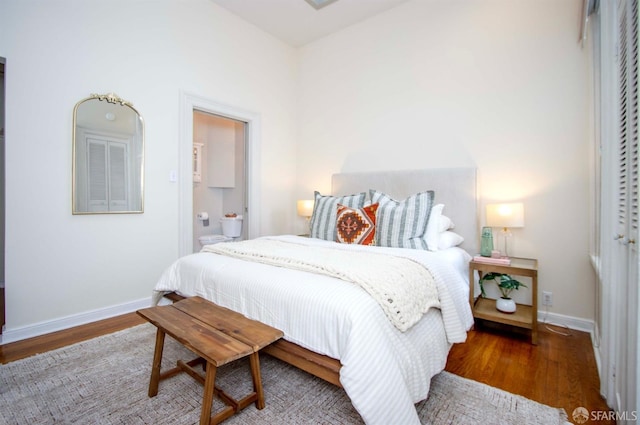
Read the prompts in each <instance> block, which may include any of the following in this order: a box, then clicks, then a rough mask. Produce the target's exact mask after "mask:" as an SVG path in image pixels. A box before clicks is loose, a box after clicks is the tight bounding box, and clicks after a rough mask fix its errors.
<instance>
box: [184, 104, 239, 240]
mask: <svg viewBox="0 0 640 425" xmlns="http://www.w3.org/2000/svg"><path fill="white" fill-rule="evenodd" d="M246 125H247V123H246V122H244V121H240V120H235V119H232V118H227V117H223V116H220V115H216V114H212V113H209V112H202V111H198V110H195V111H194V112H193V212H194V214H193V252H198V251H200V249H201V244H200V242H199V238H200V237H202V236H210V235H216V236H220V235H223V234H224V231H223V229H222V226H221V222H220V220H221V218H223V217H236V220H237V221H238V222H240V223H243V222H244V219H243V218H244V215H245V214H246V212H247V209H248V208H247V202H246V190H245V189H246V173H245V164H246V160H245V158H246V156H245V151H246V149H245V145H246V131H245V127H246ZM224 236H228V235H224ZM239 238H240V239H246V238H247V230H246V226H244V225H243V226H242V231H241V235H240V237H239Z"/></svg>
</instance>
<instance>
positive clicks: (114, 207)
mask: <svg viewBox="0 0 640 425" xmlns="http://www.w3.org/2000/svg"><path fill="white" fill-rule="evenodd" d="M128 157H129V154H128V146H127V144H126V143H123V142H119V141H115V140H110V139H109V138H106V137H105V138H100V137H87V164H88V165H87V167H88V169H87V176H88V186H87V190H88V196H87V198H88V200H89V201H88V204H89V211H125V210H127V209H128V204H129V199H128V194H129V190H128V184H129V183H128V182H129V177H128V163H129V161H128Z"/></svg>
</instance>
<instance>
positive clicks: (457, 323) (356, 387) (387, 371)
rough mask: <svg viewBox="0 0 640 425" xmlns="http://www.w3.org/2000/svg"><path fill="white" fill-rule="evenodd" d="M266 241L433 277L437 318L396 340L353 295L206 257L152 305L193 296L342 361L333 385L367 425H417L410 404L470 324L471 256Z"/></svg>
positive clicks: (312, 280)
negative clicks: (169, 296)
mask: <svg viewBox="0 0 640 425" xmlns="http://www.w3.org/2000/svg"><path fill="white" fill-rule="evenodd" d="M271 239H277V240H282V241H291V242H295V243H302V244H310V245H319V246H325V247H326V246H332V247H335V248H336V249H342V250H345V251H349V250H375V252H388V253H390V254H392V255H399V256H405V257H409V258H412V259H414V260H415V261H418V262H420V263H421V264H423V265H425V267H426V268H427V269H428V270H429V271H430V272H431V274H432V275H433V277H434V280H435V282H436V284H437V287H438V295H439V298H440V304H441V308H440V309H436V308H432V309H430V310H429V311H428V312H427V313H426V314H425V315H424V317H423V318H422V319H421V320H420V321H419V322H418V323H417V324H415V325H414V326H413V327H411V328H410V329H409V330H407V331H406V332H400V331H399V330H398V329H396V328H395V327H394V326H393V324H392V323H391V322H390V321H389V320H388V318H387V317H386V315H385V314H384V313H383V311H382V309H381V308H380V306H379V305H378V303H377V302H376V301H375V300H374V299H373V298H371V296H369V295H368V294H367V293H366V292H365V291H364V290H363V289H362V288H360V287H359V286H356V285H354V284H350V283H347V282H344V281H341V280H339V279H336V278H333V277H329V276H326V275H320V274H315V273H308V272H303V271H298V270H290V269H286V268H281V267H274V266H270V265H266V264H262V263H257V262H249V261H243V260H240V259H237V258H232V257H227V256H221V255H217V254H213V253H208V252H201V253H197V254H192V255H188V256H185V257H182V258H181V259H179V260H177V261H176V262H175V263H174V264H172V265H171V266H170V267H169V268H168V269H167V270H166V271H165V272H164V273H163V274H162V276H161V278H160V280H159V281H158V283H157V285H156V287H155V288H154V289H155V291H157V293H156V295H161V294H162V293H164V292H166V291H175V292H177V293H179V294H181V295H185V296H194V295H199V296H201V297H203V298H206V299H208V300H211V301H213V302H215V303H216V304H219V305H222V306H224V307H227V308H230V309H232V310H235V311H238V312H240V313H242V314H244V315H245V316H247V317H249V318H252V319H255V320H259V321H261V322H263V323H266V324H269V325H271V326H273V327H275V328H278V329H280V330H282V331H283V332H284V334H285V336H284V338H285V339H286V340H288V341H291V342H293V343H296V344H298V345H300V346H302V347H305V348H308V349H310V350H312V351H315V352H317V353H321V354H325V355H327V356H330V357H333V358H336V359H339V360H340V362H341V363H342V368H341V370H340V382H341V384H342V386H343V387H344V389H345V391H346V393H347V395H348V396H349V397H350V399H351V402H352V404H353V406H354V407H355V408H356V409H357V410H358V412H359V413H360V415H361V416H362V418H363V419H364V421H365V422H366V423H367V424H385V425H386V424H418V423H420V421H419V419H418V416H417V413H416V410H415V407H414V403H417V402H418V401H420V400H424V399H425V398H426V397H427V395H428V392H429V386H430V381H431V377H432V376H434V375H436V374H437V373H439V372H440V371H442V370H443V369H444V366H445V363H446V359H447V354H448V352H449V349H450V347H451V344H452V343H456V342H463V341H464V340H465V339H466V331H467V330H468V329H469V328H470V327H471V325H472V324H473V317H472V314H471V311H470V308H469V303H468V299H469V296H468V291H469V285H468V283H467V280H466V279H467V278H466V277H467V276H468V269H467V263H468V260H469V258H470V257H469V255H468V254H467V253H466V252H465V251H463V250H461V249H458V248H451V249H449V250H446V251H438V252H429V251H423V250H409V249H400V248H381V247H366V246H361V245H344V244H337V243H334V242H329V241H322V240H319V239H310V238H301V237H298V236H290V235H287V236H277V237H271ZM345 255H348V254H347V253H346V252H345ZM157 299H159V296H158V297H157Z"/></svg>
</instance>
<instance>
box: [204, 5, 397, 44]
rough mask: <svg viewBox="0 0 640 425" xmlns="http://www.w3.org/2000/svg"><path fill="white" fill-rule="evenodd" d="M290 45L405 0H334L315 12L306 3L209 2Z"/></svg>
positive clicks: (353, 22) (379, 11)
mask: <svg viewBox="0 0 640 425" xmlns="http://www.w3.org/2000/svg"><path fill="white" fill-rule="evenodd" d="M211 1H212V2H214V3H216V4H217V5H219V6H221V7H223V8H225V9H227V10H228V11H230V12H232V13H234V14H236V15H238V16H239V17H241V18H242V19H244V20H245V21H248V22H250V23H252V24H254V25H255V26H257V27H259V28H261V29H263V30H264V31H266V32H268V33H269V34H272V35H273V36H275V37H277V38H279V39H280V40H282V41H284V42H285V43H287V44H289V45H291V46H294V47H299V46H304V45H305V44H307V43H310V42H312V41H314V40H317V39H319V38H321V37H324V36H326V35H328V34H331V33H333V32H336V31H339V30H341V29H343V28H346V27H348V26H350V25H352V24H355V23H357V22H360V21H363V20H365V19H367V18H369V17H371V16H374V15H377V14H378V13H381V12H384V11H385V10H388V9H391V8H393V7H395V6H397V5H399V4H401V3H404V2H406V1H408V0H337V1H335V2H333V3H330V4H328V5H327V6H325V7H323V8H321V9H319V10H316V9H315V8H313V7H312V6H311V5H310V4H309V3H307V1H306V0H211Z"/></svg>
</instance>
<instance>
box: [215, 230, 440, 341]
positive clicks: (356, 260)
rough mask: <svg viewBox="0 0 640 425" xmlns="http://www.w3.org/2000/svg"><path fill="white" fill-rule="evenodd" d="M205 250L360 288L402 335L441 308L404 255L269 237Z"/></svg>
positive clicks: (426, 278) (425, 275)
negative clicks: (327, 278) (346, 249)
mask: <svg viewBox="0 0 640 425" xmlns="http://www.w3.org/2000/svg"><path fill="white" fill-rule="evenodd" d="M202 252H212V253H214V254H220V255H226V256H231V257H235V258H239V259H242V260H248V261H255V262H259V263H265V264H269V265H273V266H278V267H286V268H290V269H296V270H302V271H306V272H311V273H318V274H324V275H327V276H331V277H335V278H338V279H341V280H344V281H347V282H351V283H354V284H357V285H359V286H360V287H362V289H364V290H365V291H367V293H369V295H371V296H372V297H373V298H374V299H375V300H376V301H377V302H378V304H380V307H382V310H383V311H384V313H385V314H386V315H387V317H388V318H389V320H390V321H391V323H393V325H394V326H395V327H396V328H398V329H399V330H400V331H402V332H404V331H406V330H407V329H409V328H410V327H411V326H413V325H414V324H415V323H417V322H418V321H419V320H420V318H421V317H422V315H423V314H424V313H426V312H427V310H429V308H431V307H440V301H439V298H438V290H437V287H436V284H435V282H434V279H433V276H432V275H431V273H430V272H429V270H427V269H426V267H424V266H423V265H422V264H419V263H418V262H416V261H414V260H412V259H409V258H404V257H398V256H393V255H386V254H380V253H374V252H364V251H345V250H337V249H331V248H325V247H318V246H307V245H301V244H296V243H291V242H284V241H279V240H270V239H253V240H247V241H242V242H233V243H219V244H215V245H206V246H205V247H204V248H202Z"/></svg>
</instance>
